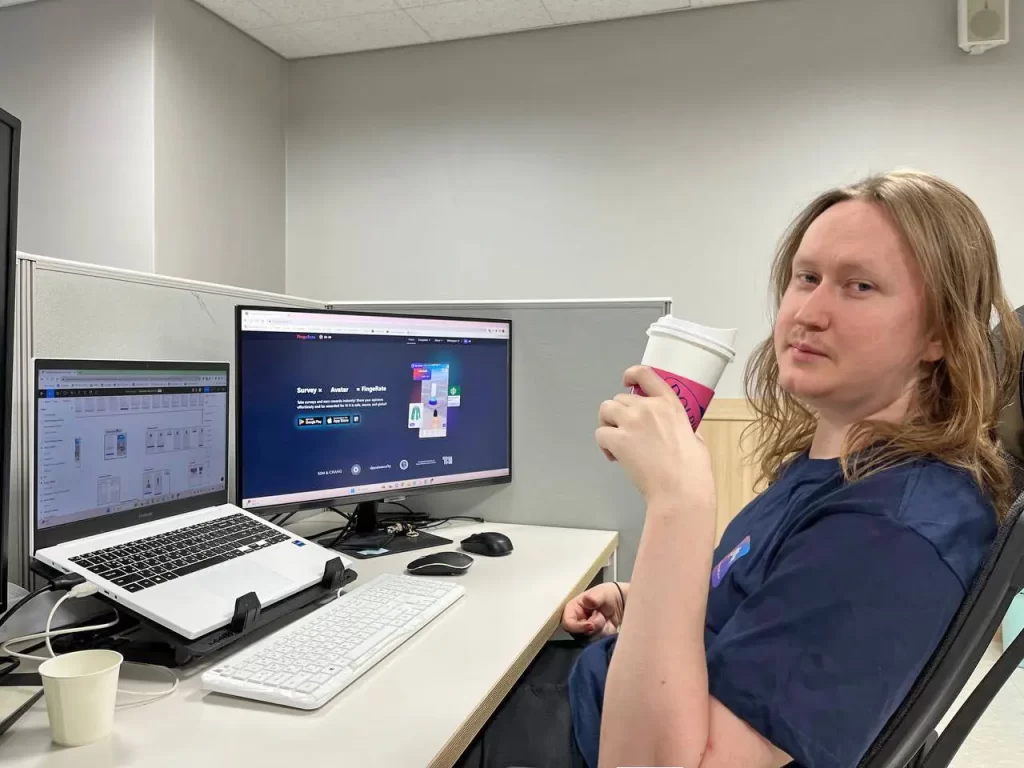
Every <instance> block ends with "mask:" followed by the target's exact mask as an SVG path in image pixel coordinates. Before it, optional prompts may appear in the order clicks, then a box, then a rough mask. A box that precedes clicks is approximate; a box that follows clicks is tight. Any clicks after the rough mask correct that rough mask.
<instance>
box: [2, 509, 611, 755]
mask: <svg viewBox="0 0 1024 768" xmlns="http://www.w3.org/2000/svg"><path fill="white" fill-rule="evenodd" d="M483 530H488V531H500V532H502V533H505V534H507V535H508V536H509V538H511V540H512V543H513V546H514V547H515V551H514V552H513V553H512V554H510V555H509V556H507V557H502V558H486V557H477V558H476V562H475V564H474V565H473V567H472V568H471V569H470V570H469V571H468V572H467V573H466V574H464V575H463V576H459V577H456V578H458V579H459V583H461V584H463V585H464V586H465V587H466V595H465V597H463V598H462V599H461V600H459V601H458V602H457V603H456V604H455V605H454V606H453V607H452V608H451V609H449V610H448V611H446V612H445V613H444V614H443V615H442V616H440V617H439V618H438V619H437V620H435V621H434V622H432V623H431V624H430V625H428V626H427V627H426V628H425V629H423V630H422V631H420V632H419V633H417V634H416V635H415V636H414V637H413V638H412V639H411V640H409V641H408V642H407V643H405V644H404V645H403V646H401V647H400V648H399V649H398V650H397V651H395V652H394V653H393V654H391V656H389V657H388V658H386V659H384V661H382V662H381V663H380V664H378V665H377V666H375V667H373V668H372V669H370V671H369V672H367V673H366V674H365V675H363V677H362V678H360V679H359V680H357V681H356V682H355V683H353V684H352V685H351V686H350V687H349V688H348V689H346V690H345V691H343V692H342V693H341V694H340V695H339V696H338V697H337V698H335V699H334V700H333V701H331V702H329V703H328V704H327V705H325V706H324V707H322V708H321V709H319V710H317V711H315V712H302V711H299V710H293V709H287V708H284V707H275V706H272V705H269V704H262V703H259V702H252V701H247V700H243V699H232V698H229V697H225V696H220V695H216V694H208V693H205V692H204V691H202V690H201V687H200V680H199V673H200V672H201V671H202V670H203V669H205V668H206V667H207V666H208V665H209V664H212V663H215V661H216V659H212V660H210V661H209V662H207V663H206V664H202V665H198V666H197V667H196V668H192V669H189V670H187V671H186V672H185V673H184V674H182V680H181V686H180V688H179V689H178V692H177V693H175V694H174V696H172V697H170V698H168V699H164V700H163V701H158V702H156V703H153V704H150V705H147V706H143V707H138V708H133V709H125V710H119V711H118V712H117V715H116V718H115V725H114V733H113V735H112V736H111V737H110V738H109V739H106V740H104V741H102V742H99V743H96V744H91V745H89V746H85V747H78V748H75V749H63V748H60V747H57V746H54V745H53V744H52V743H51V742H50V736H49V725H48V722H47V717H46V710H45V704H44V703H43V702H39V703H38V704H36V706H35V707H34V708H33V710H32V711H31V712H29V713H28V714H27V715H26V716H25V717H24V718H22V719H21V720H20V721H19V722H18V723H17V724H16V725H15V726H14V727H13V728H12V729H11V731H10V732H8V734H7V735H6V736H4V737H0V762H2V764H3V765H4V767H5V768H30V767H31V768H39V767H41V766H45V767H46V768H65V767H66V768H131V767H132V766H138V767H139V768H142V767H143V766H144V767H145V768H181V766H189V768H207V767H209V768H214V766H216V768H223V767H224V766H227V765H244V766H246V767H247V768H250V767H252V766H274V767H275V768H277V767H278V766H289V765H293V764H294V763H295V762H296V761H297V760H302V761H303V762H306V763H307V764H318V763H321V762H324V761H327V760H330V761H331V762H330V763H328V764H335V763H338V764H340V765H343V766H345V767H346V768H364V766H365V767H367V768H369V767H370V766H373V768H391V767H392V766H393V767H394V768H414V767H415V766H425V765H429V766H450V765H452V763H453V762H454V761H455V760H456V759H457V758H458V756H459V755H460V754H461V753H462V751H463V749H464V748H465V746H466V745H467V744H468V743H469V742H470V741H471V740H472V738H473V736H474V735H475V734H476V733H477V731H478V730H479V729H480V727H481V726H482V725H483V724H484V723H485V722H486V720H487V718H488V717H489V716H490V715H491V713H492V712H493V711H494V709H495V708H496V707H497V705H498V703H499V702H500V701H501V699H502V698H503V697H504V695H505V693H506V692H507V691H508V690H509V688H510V687H511V686H512V684H513V683H514V682H515V680H516V679H518V677H519V675H520V674H521V673H522V671H523V670H524V669H525V668H526V666H528V664H529V662H530V661H531V660H532V659H533V657H534V656H535V655H536V653H537V651H538V650H539V649H540V648H541V646H542V645H543V644H544V642H546V641H547V640H548V639H549V638H550V636H551V634H552V632H553V631H554V630H555V628H556V627H557V623H558V619H559V616H560V614H561V606H562V604H563V603H564V602H565V600H566V599H568V598H569V597H571V596H572V595H574V594H576V593H577V592H579V591H581V590H582V589H583V588H585V587H586V585H587V584H589V582H590V581H591V580H592V579H593V577H594V576H595V575H596V574H597V572H598V570H599V569H600V568H602V567H603V566H604V565H605V564H606V563H607V561H608V558H609V557H610V555H611V554H612V552H613V551H614V549H615V547H616V545H617V543H618V534H616V533H614V532H611V531H591V530H574V529H567V528H549V527H541V526H520V525H507V524H491V523H487V524H484V525H468V526H455V527H451V528H446V529H440V530H437V531H436V532H437V533H438V534H439V535H441V536H445V537H446V538H451V539H453V540H455V542H458V541H459V540H461V539H462V538H464V537H465V536H468V535H469V534H471V533H474V532H477V531H483ZM300 531H301V529H300ZM451 546H452V545H449V546H448V547H441V548H438V549H439V550H443V549H450V548H451ZM431 551H436V550H420V551H418V552H411V553H404V554H400V555H393V556H388V557H381V558H376V559H373V560H360V561H357V562H356V564H355V568H356V570H357V571H358V573H359V579H358V580H357V581H356V582H355V583H354V584H353V585H352V586H353V587H355V586H359V585H360V584H363V583H365V582H366V581H368V580H369V579H371V578H373V577H374V576H377V575H378V574H381V573H388V572H401V571H402V570H403V569H404V567H405V565H406V563H407V562H409V561H411V560H413V559H414V558H415V557H419V556H420V555H422V554H424V553H426V552H431ZM239 647H240V646H239ZM235 650H238V649H237V648H236V649H235ZM135 669H137V668H132V667H126V668H125V669H124V673H123V675H122V679H127V680H131V681H132V682H131V685H132V687H136V688H137V687H139V686H140V685H141V683H140V682H137V678H136V676H135ZM151 679H152V680H154V681H157V682H154V684H153V685H154V688H155V689H158V688H159V687H161V686H166V683H165V682H162V681H160V680H161V679H160V678H159V677H156V676H154V677H153V678H151Z"/></svg>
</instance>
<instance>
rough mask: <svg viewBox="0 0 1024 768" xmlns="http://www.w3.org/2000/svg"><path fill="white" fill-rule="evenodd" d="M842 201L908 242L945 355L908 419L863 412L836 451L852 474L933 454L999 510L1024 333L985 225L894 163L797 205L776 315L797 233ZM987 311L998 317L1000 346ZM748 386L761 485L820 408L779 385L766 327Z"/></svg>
mask: <svg viewBox="0 0 1024 768" xmlns="http://www.w3.org/2000/svg"><path fill="white" fill-rule="evenodd" d="M846 200H867V201H870V202H873V203H875V204H877V205H879V206H881V207H882V208H883V209H884V210H885V211H886V213H888V215H889V216H890V217H891V219H892V221H893V222H894V223H895V225H896V227H897V228H898V229H899V230H900V231H901V232H902V234H903V236H904V237H905V238H906V240H907V242H908V243H909V244H910V247H911V250H912V251H913V255H914V257H915V259H916V261H917V264H918V265H919V267H920V269H921V272H922V274H923V276H924V284H925V308H926V312H927V321H928V322H929V324H930V327H931V328H933V329H934V330H935V332H936V333H937V334H938V337H939V338H940V339H941V341H942V344H943V349H944V357H943V358H942V359H941V360H939V361H938V362H936V363H931V364H928V369H930V370H926V372H924V373H923V374H922V376H921V378H920V381H919V383H918V386H917V391H916V393H915V397H914V399H913V402H912V404H911V408H910V411H909V412H908V414H907V418H906V419H905V420H904V421H903V422H901V423H898V424H894V423H889V422H884V421H871V420H867V421H863V422H860V423H858V424H855V425H854V426H853V427H852V428H851V429H850V430H849V432H848V433H847V436H846V439H845V442H844V444H843V447H842V452H841V455H840V460H841V464H842V469H843V474H844V476H845V477H846V479H847V480H848V481H854V480H857V479H861V478H864V477H867V476H868V475H871V474H874V473H876V472H879V471H881V470H883V469H887V468H890V467H893V466H896V465H898V464H904V463H907V462H909V461H913V460H915V459H919V458H924V457H933V458H935V459H938V460H939V461H942V462H945V463H946V464H949V465H951V466H954V467H958V468H960V469H963V470H965V471H967V472H968V473H970V475H971V476H972V477H973V478H974V480H975V481H976V482H977V484H978V486H979V487H980V488H981V489H982V490H983V491H984V492H985V493H986V494H987V495H988V496H989V497H990V498H991V500H992V502H993V503H994V505H995V508H996V513H997V515H998V516H999V518H1000V519H1002V517H1003V516H1004V515H1005V513H1006V511H1007V510H1008V509H1009V506H1010V503H1011V502H1012V498H1011V475H1010V468H1009V465H1008V464H1007V461H1006V459H1005V457H1004V454H1003V453H1002V451H1001V447H1000V445H999V441H998V437H997V426H998V423H999V415H1000V411H1001V410H1002V409H1003V407H1004V406H1005V405H1006V404H1007V403H1008V402H1010V400H1011V399H1012V398H1013V396H1014V391H1015V387H1016V386H1017V383H1016V382H1017V377H1018V375H1019V368H1020V360H1021V352H1022V348H1024V330H1022V328H1021V324H1020V322H1019V321H1018V320H1017V317H1016V315H1015V313H1014V311H1013V309H1012V308H1011V305H1010V303H1009V301H1008V300H1007V298H1006V295H1005V293H1004V291H1003V285H1002V281H1001V279H1000V275H999V263H998V261H997V259H996V246H995V240H994V238H993V237H992V232H991V230H990V229H989V227H988V224H987V222H986V221H985V218H984V216H982V214H981V211H980V210H979V209H978V207H977V205H975V203H974V201H973V200H971V199H970V198H969V197H968V196H967V195H965V194H964V193H963V192H962V191H960V190H959V189H958V188H957V187H955V186H953V185H952V184H950V183H949V182H946V181H943V180H942V179H940V178H938V177H936V176H932V175H930V174H927V173H921V172H917V171H895V172H891V173H886V174H882V175H878V176H871V177H869V178H867V179H864V180H863V181H860V182H858V183H856V184H853V185H852V186H845V187H837V188H836V189H831V190H829V191H827V192H825V193H823V194H821V195H819V196H818V197H817V198H815V199H814V200H813V201H812V202H811V203H810V204H809V205H808V206H807V207H806V208H804V210H803V211H802V212H801V213H800V214H799V215H798V216H797V217H796V219H795V220H794V221H793V223H792V224H791V225H790V227H789V229H788V231H787V232H786V234H785V235H784V236H783V238H782V241H781V242H780V243H779V246H778V249H777V251H776V255H775V262H774V264H773V266H772V272H771V290H772V296H773V300H774V309H775V312H774V316H777V313H778V309H779V305H780V303H781V301H782V296H783V294H784V293H785V292H786V288H787V286H788V285H789V283H790V280H791V278H792V263H793V257H794V255H795V254H796V252H797V249H798V248H799V247H800V242H801V240H802V239H803V237H804V233H805V232H807V229H808V227H810V225H811V223H812V222H813V221H814V220H815V219H816V218H818V216H820V215H821V214H822V213H823V212H824V211H826V210H827V209H828V208H830V207H832V206H833V205H835V204H836V203H840V202H843V201H846ZM993 316H995V318H996V319H997V320H998V322H999V323H1000V325H1001V326H1002V334H1001V339H1000V340H999V342H1000V343H999V344H997V343H996V340H995V338H994V334H993V330H992V320H993ZM773 325H774V317H773ZM746 390H747V398H748V400H749V401H750V403H751V406H752V407H753V409H754V411H755V413H756V414H757V419H756V420H755V422H754V423H753V424H752V425H751V427H752V429H753V436H754V439H755V445H756V447H755V457H756V460H757V463H758V465H759V468H760V474H761V482H768V483H773V482H775V481H776V480H777V479H778V477H779V475H780V473H781V471H782V469H783V467H784V466H785V465H786V463H787V462H788V461H789V460H791V459H792V458H793V457H794V456H796V455H797V454H799V453H802V452H803V451H805V450H807V449H808V448H809V447H810V445H811V440H812V438H813V436H814V430H815V426H816V417H815V415H814V413H813V411H812V410H811V409H809V408H808V407H807V406H805V405H803V404H802V403H800V402H799V401H798V400H797V399H796V398H795V397H794V396H793V395H791V394H789V393H788V392H785V391H783V390H782V389H781V387H780V386H779V363H778V359H777V358H776V355H775V343H774V338H773V336H772V335H769V337H768V338H767V339H766V340H765V341H764V342H762V343H761V344H760V345H759V346H758V348H757V349H756V350H755V352H754V354H753V355H752V356H751V358H750V360H749V361H748V362H747V368H746ZM868 447H872V450H870V451H865V450H864V449H866V448H868Z"/></svg>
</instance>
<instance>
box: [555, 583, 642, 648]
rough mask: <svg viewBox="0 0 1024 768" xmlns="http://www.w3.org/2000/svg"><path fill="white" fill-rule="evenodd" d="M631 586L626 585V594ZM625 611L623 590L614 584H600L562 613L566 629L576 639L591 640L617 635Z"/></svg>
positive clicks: (578, 596) (567, 606)
mask: <svg viewBox="0 0 1024 768" xmlns="http://www.w3.org/2000/svg"><path fill="white" fill-rule="evenodd" d="M628 586H629V585H628V584H623V585H622V587H623V593H625V591H626V589H627V588H628ZM624 608H625V606H624V605H623V604H622V598H621V597H620V596H619V590H618V588H617V587H616V586H615V585H614V584H612V583H608V584H598V585H597V586H596V587H593V588H591V589H588V590H587V591H586V592H584V593H583V594H582V595H577V596H576V597H574V598H573V599H572V600H570V601H569V602H568V603H566V604H565V608H564V609H563V610H562V629H564V630H565V631H566V632H568V633H570V634H573V635H586V636H588V637H591V636H593V637H604V636H606V635H614V634H615V633H616V632H618V630H619V627H620V626H621V625H622V612H623V609H624Z"/></svg>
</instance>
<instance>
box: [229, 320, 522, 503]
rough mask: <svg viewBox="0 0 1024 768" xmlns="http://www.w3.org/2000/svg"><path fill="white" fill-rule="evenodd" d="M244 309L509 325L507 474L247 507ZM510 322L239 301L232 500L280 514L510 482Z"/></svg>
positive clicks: (512, 335) (236, 321)
mask: <svg viewBox="0 0 1024 768" xmlns="http://www.w3.org/2000/svg"><path fill="white" fill-rule="evenodd" d="M246 311H257V312H282V313H290V314H297V313H301V314H310V315H348V316H351V317H380V318H385V319H394V318H410V319H414V320H456V321H462V322H471V323H501V324H503V325H507V326H508V394H509V396H508V412H507V419H508V445H507V449H508V474H507V475H500V476H498V477H488V478H482V479H479V480H463V481H461V482H454V483H439V484H437V485H430V486H424V487H410V488H404V489H402V490H401V492H400V493H396V492H395V491H393V490H391V491H374V492H370V493H359V494H347V495H344V496H336V495H335V496H331V495H329V491H328V492H325V495H324V496H323V497H321V498H317V499H309V500H304V501H287V502H282V503H279V504H267V505H260V506H251V507H246V506H245V505H244V504H243V501H244V497H243V496H242V480H243V477H244V475H243V471H242V464H243V461H244V455H245V446H244V443H245V434H244V429H243V426H242V386H243V378H244V375H245V374H244V373H243V371H244V364H243V360H242V357H243V352H242V313H243V312H246ZM512 325H513V323H512V320H511V319H509V318H495V317H463V316H456V315H433V314H420V313H413V312H367V311H362V310H347V309H327V308H324V309H317V308H315V307H272V306H261V305H242V304H239V305H237V306H236V307H235V371H236V375H235V402H236V404H237V405H236V407H235V489H234V490H235V503H236V504H237V505H238V506H239V507H241V508H242V509H244V510H246V511H247V512H252V513H253V514H266V513H274V514H280V513H282V512H298V511H302V510H306V509H325V508H329V507H338V506H350V505H354V504H362V503H364V502H374V501H378V502H379V501H388V500H395V501H397V500H401V499H408V498H410V497H413V496H422V495H426V494H431V493H442V492H444V491H460V490H465V489H467V488H481V487H487V486H495V485H508V484H510V483H511V482H512V478H513V476H514V474H515V471H514V467H513V464H514V461H513V453H512V447H513V440H512V357H513V356H512V339H513V338H514V334H513V327H512Z"/></svg>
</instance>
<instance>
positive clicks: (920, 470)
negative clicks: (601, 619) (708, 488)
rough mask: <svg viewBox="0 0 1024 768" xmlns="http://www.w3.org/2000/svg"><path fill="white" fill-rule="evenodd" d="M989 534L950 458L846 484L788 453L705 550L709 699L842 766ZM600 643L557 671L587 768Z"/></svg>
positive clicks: (902, 683) (971, 486)
mask: <svg viewBox="0 0 1024 768" xmlns="http://www.w3.org/2000/svg"><path fill="white" fill-rule="evenodd" d="M996 529H997V523H996V518H995V512H994V510H993V507H992V505H991V504H990V502H989V501H988V500H987V498H986V497H985V496H984V495H983V494H982V492H981V491H980V490H979V488H978V486H977V485H976V484H975V483H974V481H973V480H972V479H971V477H970V476H969V475H968V474H966V473H964V472H962V471H959V470H956V469H954V468H952V467H949V466H948V465H945V464H942V463H939V462H937V461H925V460H921V461H916V462H913V463H910V464H906V465H903V466H900V467H894V468H892V469H888V470H885V471H882V472H879V473H876V474H874V475H871V476H870V477H867V478H865V479H863V480H859V481H857V482H854V483H846V482H845V481H844V480H843V476H842V472H841V470H840V466H839V461H838V460H837V459H828V460H813V459H809V458H808V457H807V456H806V454H805V455H803V456H800V457H798V458H797V459H795V460H794V461H793V462H792V463H791V464H790V465H789V466H788V467H787V468H786V470H785V471H784V472H783V474H782V477H781V478H780V479H779V480H778V482H776V483H775V484H773V485H772V486H771V487H769V488H768V489H767V490H766V491H765V492H764V493H762V494H761V495H760V496H758V497H757V498H756V499H754V500H753V501H752V502H751V503H750V504H748V505H747V507H746V508H745V509H744V510H743V511H742V512H740V514H739V515H738V516H737V517H736V519H735V520H733V521H732V523H730V524H729V527H728V528H727V529H726V531H725V533H724V535H723V536H722V541H721V543H720V544H719V546H718V548H717V549H716V551H715V557H714V563H715V565H714V567H713V570H712V574H711V579H710V585H709V587H710V591H709V594H708V608H707V617H706V621H705V626H704V644H705V648H706V649H707V663H708V682H709V686H710V691H711V695H712V696H714V697H715V698H716V699H718V700H719V701H720V702H721V703H722V704H724V705H725V706H726V707H727V708H728V709H729V710H730V711H732V712H733V713H734V714H735V715H736V716H737V717H739V718H740V719H741V720H744V721H745V722H747V723H749V724H750V726H751V727H753V728H754V730H756V731H757V732H758V733H760V734H761V735H763V736H764V737H765V738H766V739H768V740H769V741H770V742H772V743H773V744H775V745H776V746H777V747H779V749H781V750H783V751H784V752H786V753H787V754H788V755H790V756H791V757H792V758H793V760H794V762H795V765H797V766H803V767H805V768H850V767H851V766H854V765H856V763H857V761H858V760H859V759H860V758H861V757H862V756H863V754H864V752H866V751H867V748H868V747H869V746H870V745H871V742H872V741H873V740H874V738H875V737H876V736H877V735H878V733H879V731H881V729H882V727H883V726H884V725H885V723H886V721H887V720H888V719H889V716H890V715H891V714H892V713H893V712H894V711H895V709H896V707H897V706H898V705H899V704H900V702H901V701H902V700H903V698H904V696H905V695H906V693H907V691H908V690H909V689H910V686H911V685H912V684H913V682H914V680H915V679H916V678H917V676H918V674H919V673H920V671H921V669H922V667H923V666H924V664H925V662H927V660H928V658H929V656H931V654H932V652H933V651H934V650H935V648H936V646H937V645H938V643H939V641H940V640H941V639H942V636H943V634H944V633H945V631H946V627H947V626H948V624H949V622H950V620H951V619H952V618H953V615H954V614H955V613H956V611H957V608H958V607H959V605H960V603H961V601H962V600H963V598H964V595H965V594H966V591H967V590H968V589H969V587H970V585H971V582H972V580H973V579H974V576H975V574H976V572H977V571H978V569H979V568H980V566H981V563H982V560H983V559H984V558H985V556H986V554H987V552H988V549H989V547H990V546H991V544H992V541H993V539H994V537H995V533H996ZM627 621H628V618H627ZM614 646H615V637H609V638H606V639H604V640H601V641H598V642H596V643H594V644H593V645H591V646H590V647H588V648H587V649H586V650H585V651H584V652H583V654H582V655H581V656H580V658H579V660H578V661H577V663H576V666H575V667H574V668H573V670H572V673H571V675H570V678H569V697H570V702H571V705H572V717H573V732H574V735H575V738H576V742H577V744H578V746H579V748H580V751H581V752H582V753H583V757H584V760H585V761H586V763H587V765H588V766H589V768H597V756H598V739H599V735H600V727H601V706H602V702H603V700H604V687H605V678H606V676H607V673H608V664H609V662H610V660H611V655H612V651H613V650H614Z"/></svg>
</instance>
